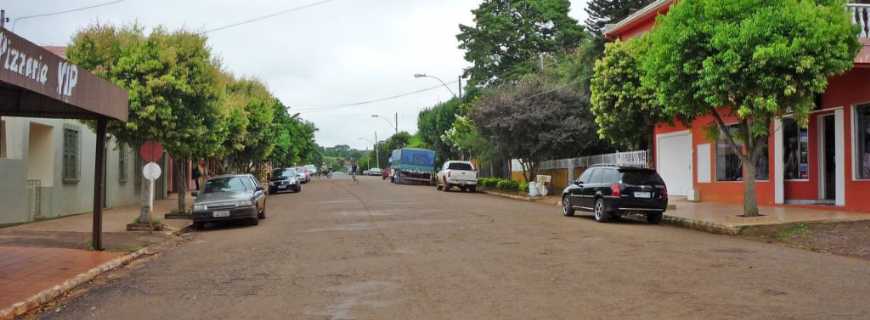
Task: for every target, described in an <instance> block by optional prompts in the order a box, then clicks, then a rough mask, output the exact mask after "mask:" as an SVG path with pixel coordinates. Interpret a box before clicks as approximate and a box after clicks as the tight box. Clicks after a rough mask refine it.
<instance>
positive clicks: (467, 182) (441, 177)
mask: <svg viewBox="0 0 870 320" xmlns="http://www.w3.org/2000/svg"><path fill="white" fill-rule="evenodd" d="M452 187H457V188H459V189H460V190H462V191H471V192H477V170H476V169H475V168H474V165H473V164H472V163H471V162H469V161H447V162H445V163H444V165H443V166H442V167H441V171H438V174H437V175H436V176H435V188H436V189H438V190H443V191H444V192H447V191H450V188H452Z"/></svg>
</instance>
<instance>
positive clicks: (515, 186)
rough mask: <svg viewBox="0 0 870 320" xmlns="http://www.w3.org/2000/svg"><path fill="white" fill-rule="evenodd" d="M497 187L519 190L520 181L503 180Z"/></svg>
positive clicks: (503, 189)
mask: <svg viewBox="0 0 870 320" xmlns="http://www.w3.org/2000/svg"><path fill="white" fill-rule="evenodd" d="M496 188H498V189H499V190H501V191H517V190H519V188H520V183H519V182H516V181H513V180H501V181H499V182H498V185H496Z"/></svg>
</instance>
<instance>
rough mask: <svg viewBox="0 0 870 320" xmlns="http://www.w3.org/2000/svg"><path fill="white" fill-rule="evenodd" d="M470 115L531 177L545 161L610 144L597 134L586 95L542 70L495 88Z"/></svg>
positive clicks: (496, 147)
mask: <svg viewBox="0 0 870 320" xmlns="http://www.w3.org/2000/svg"><path fill="white" fill-rule="evenodd" d="M469 114H470V116H471V119H472V120H473V121H474V123H475V124H477V127H478V129H479V131H480V133H481V134H482V135H483V136H484V137H485V138H486V139H487V140H489V141H490V143H492V145H493V146H494V148H495V150H496V151H497V152H499V153H502V154H504V155H506V156H509V157H511V158H515V159H518V160H519V161H520V163H521V164H522V165H523V174H524V175H525V178H526V179H527V180H526V181H532V180H533V178H534V177H535V176H536V175H537V171H538V163H539V162H540V161H542V160H549V159H557V158H564V157H571V156H577V155H578V154H590V153H599V152H601V151H604V150H606V149H607V145H606V144H605V143H603V142H602V141H600V140H599V139H598V138H597V135H596V133H595V130H596V128H595V123H594V121H593V119H592V118H593V117H592V114H591V113H590V112H589V109H588V102H587V101H586V99H585V98H584V97H583V96H581V95H580V94H578V93H577V92H576V90H575V89H573V88H569V86H566V85H565V84H563V83H560V82H558V81H556V80H553V79H550V78H548V77H546V76H543V75H537V74H536V75H529V76H527V77H525V78H523V79H522V80H520V81H519V82H518V83H517V84H515V85H503V86H501V87H499V88H496V89H492V90H491V91H490V92H487V93H485V94H484V95H483V96H482V97H481V98H480V99H479V100H478V101H477V102H476V103H475V105H474V108H473V109H472V110H471V112H470V113H469Z"/></svg>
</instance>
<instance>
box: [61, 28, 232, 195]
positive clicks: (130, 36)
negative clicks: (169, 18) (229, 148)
mask: <svg viewBox="0 0 870 320" xmlns="http://www.w3.org/2000/svg"><path fill="white" fill-rule="evenodd" d="M206 41H207V39H206V38H205V36H203V35H202V34H198V33H193V32H188V31H183V30H182V31H175V32H168V31H167V30H165V29H163V28H159V27H158V28H156V29H154V30H152V32H151V33H150V34H148V35H147V36H146V35H144V33H143V30H142V28H141V27H139V26H137V25H132V26H127V27H120V28H119V27H115V26H111V25H100V24H97V25H92V26H89V27H86V28H84V29H82V30H81V31H80V32H78V33H77V34H76V36H75V37H74V38H73V41H72V44H71V45H70V46H69V47H68V48H67V56H68V58H69V59H70V61H72V62H73V63H76V64H78V65H79V66H81V67H83V68H85V69H87V70H91V71H94V72H95V73H96V74H97V75H99V76H101V77H103V78H106V79H109V80H110V81H112V82H113V83H115V84H117V85H119V86H121V87H122V88H124V89H126V90H127V91H128V93H129V95H130V113H129V120H128V121H127V122H126V123H122V122H118V121H111V122H110V123H109V124H108V131H109V132H110V133H111V134H112V135H113V136H115V137H116V138H118V139H119V141H122V142H126V143H129V144H131V145H134V146H138V145H141V143H142V142H144V141H146V140H155V141H158V142H160V143H161V144H163V146H164V147H165V148H166V150H167V151H168V152H169V153H170V154H171V155H172V157H173V159H175V161H176V170H175V173H176V175H177V176H176V179H175V181H176V182H179V183H178V184H177V187H178V189H177V190H178V192H179V194H180V195H183V194H186V192H187V184H186V183H183V182H184V181H187V179H186V176H185V175H186V173H187V171H188V168H187V166H186V165H185V164H186V162H187V160H190V159H196V158H205V157H207V156H210V155H213V154H216V153H218V151H219V150H220V148H221V146H222V144H223V141H224V139H225V137H226V135H227V130H226V126H225V121H224V119H225V116H226V114H225V112H224V110H223V109H222V108H221V106H222V103H221V99H222V98H223V96H224V92H225V89H224V87H223V83H222V82H221V81H220V79H221V75H220V71H219V66H218V63H217V61H216V60H215V59H213V58H212V56H211V51H210V49H209V47H208V46H207V45H206ZM178 198H179V200H178V210H179V211H184V210H186V203H185V199H186V197H182V196H180V197H178Z"/></svg>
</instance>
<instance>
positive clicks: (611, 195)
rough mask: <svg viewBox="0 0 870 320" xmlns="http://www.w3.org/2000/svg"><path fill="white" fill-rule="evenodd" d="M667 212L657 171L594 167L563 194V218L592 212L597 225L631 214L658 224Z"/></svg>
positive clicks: (623, 167) (666, 198) (661, 182)
mask: <svg viewBox="0 0 870 320" xmlns="http://www.w3.org/2000/svg"><path fill="white" fill-rule="evenodd" d="M667 208H668V190H667V187H665V182H664V181H663V180H662V178H661V177H660V176H659V174H658V173H656V171H655V170H652V169H645V168H636V167H625V166H595V167H592V168H589V169H586V171H584V172H583V174H582V175H581V176H580V178H579V179H577V180H576V181H574V183H573V184H571V185H570V186H568V187H567V188H565V190H564V191H562V214H563V215H565V216H573V215H574V212H575V210H585V211H591V212H592V213H593V214H594V216H595V220H596V221H598V222H604V221H608V220H610V219H612V218H615V217H620V216H624V215H630V214H639V215H645V216H646V220H647V222H649V223H651V224H656V223H659V222H660V221H661V220H662V215H663V214H664V212H665V210H666V209H667Z"/></svg>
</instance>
